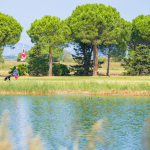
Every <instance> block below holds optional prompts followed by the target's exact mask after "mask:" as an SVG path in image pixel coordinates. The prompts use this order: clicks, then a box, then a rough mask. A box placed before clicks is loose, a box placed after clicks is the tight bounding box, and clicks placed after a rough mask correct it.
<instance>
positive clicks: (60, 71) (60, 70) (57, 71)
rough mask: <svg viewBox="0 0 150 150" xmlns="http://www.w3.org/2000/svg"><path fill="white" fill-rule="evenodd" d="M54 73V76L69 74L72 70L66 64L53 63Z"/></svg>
mask: <svg viewBox="0 0 150 150" xmlns="http://www.w3.org/2000/svg"><path fill="white" fill-rule="evenodd" d="M52 73H53V75H54V76H69V73H70V70H69V69H68V67H67V66H66V65H63V64H60V63H53V68H52Z"/></svg>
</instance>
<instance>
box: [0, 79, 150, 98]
mask: <svg viewBox="0 0 150 150" xmlns="http://www.w3.org/2000/svg"><path fill="white" fill-rule="evenodd" d="M0 91H1V92H9V93H12V94H13V93H19V92H20V93H26V94H58V93H67V94H68V93H70V94H84V93H88V94H100V95H103V94H104V95H105V94H128V95H145V96H149V95H150V84H149V83H144V82H143V83H134V84H132V83H130V82H127V83H117V82H113V83H111V82H94V81H93V82H91V81H89V82H85V81H83V82H81V81H80V82H78V81H76V82H50V81H49V82H47V81H41V82H40V81H17V82H4V83H3V84H1V86H0Z"/></svg>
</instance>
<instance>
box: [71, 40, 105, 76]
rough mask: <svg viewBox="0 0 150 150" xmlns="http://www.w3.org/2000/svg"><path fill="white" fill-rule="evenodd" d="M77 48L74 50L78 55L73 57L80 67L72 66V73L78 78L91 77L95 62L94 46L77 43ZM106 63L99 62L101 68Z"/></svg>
mask: <svg viewBox="0 0 150 150" xmlns="http://www.w3.org/2000/svg"><path fill="white" fill-rule="evenodd" d="M76 45H77V46H76V47H75V48H74V50H75V53H76V55H72V57H73V59H74V60H75V62H76V63H78V65H76V66H72V71H74V72H75V73H74V75H77V76H89V75H92V72H93V60H91V56H92V52H93V46H92V44H91V43H89V44H87V43H83V42H81V41H76ZM102 63H104V62H98V64H99V68H100V67H101V64H102Z"/></svg>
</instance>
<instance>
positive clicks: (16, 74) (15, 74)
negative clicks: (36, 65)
mask: <svg viewBox="0 0 150 150" xmlns="http://www.w3.org/2000/svg"><path fill="white" fill-rule="evenodd" d="M14 76H15V82H16V81H17V79H18V76H19V71H18V67H16V69H15V70H14Z"/></svg>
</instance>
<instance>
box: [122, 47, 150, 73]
mask: <svg viewBox="0 0 150 150" xmlns="http://www.w3.org/2000/svg"><path fill="white" fill-rule="evenodd" d="M121 66H123V67H124V68H125V70H126V71H127V72H125V73H124V74H125V75H133V76H135V75H150V49H149V48H148V46H145V45H140V46H137V47H136V50H135V52H134V54H132V56H131V57H129V58H125V59H124V63H122V64H121Z"/></svg>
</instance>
